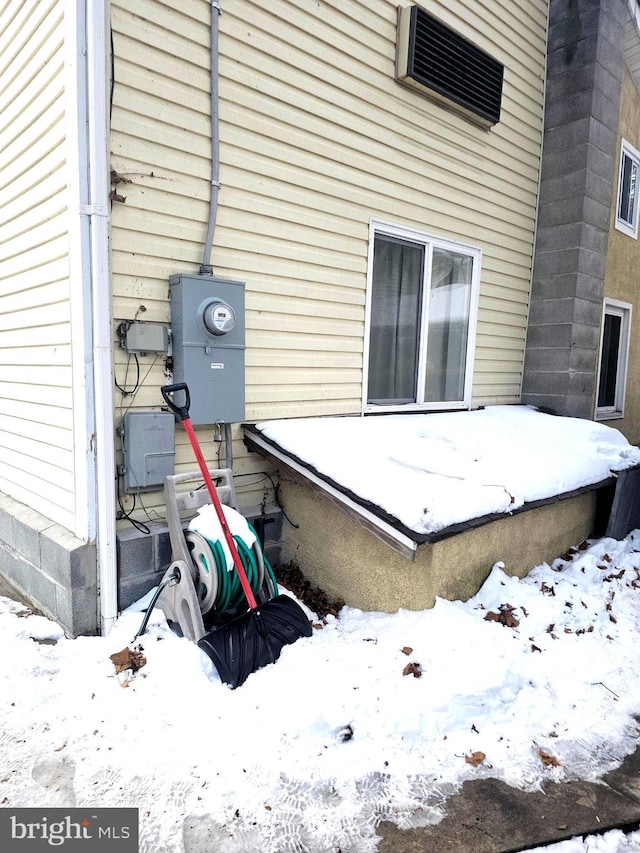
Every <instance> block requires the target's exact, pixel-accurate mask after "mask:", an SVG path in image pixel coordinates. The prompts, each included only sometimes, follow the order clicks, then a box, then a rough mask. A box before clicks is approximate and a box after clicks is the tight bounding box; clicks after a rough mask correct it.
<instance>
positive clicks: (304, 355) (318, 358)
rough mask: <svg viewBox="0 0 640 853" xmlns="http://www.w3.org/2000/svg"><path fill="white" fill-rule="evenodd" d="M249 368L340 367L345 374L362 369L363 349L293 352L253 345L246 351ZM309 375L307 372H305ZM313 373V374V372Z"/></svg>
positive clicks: (255, 374) (267, 369)
mask: <svg viewBox="0 0 640 853" xmlns="http://www.w3.org/2000/svg"><path fill="white" fill-rule="evenodd" d="M246 365H247V369H250V370H255V369H256V368H263V369H264V370H266V371H269V370H271V369H272V368H273V367H289V368H296V369H298V370H299V369H300V368H306V369H307V372H308V371H309V368H339V369H340V370H341V371H345V376H347V375H349V371H353V370H361V368H362V350H355V351H354V352H344V351H342V352H336V351H334V350H330V351H329V350H325V351H324V352H313V351H312V352H304V351H298V352H292V351H291V350H283V349H276V350H274V349H267V348H264V349H261V348H259V347H256V346H252V347H251V348H250V349H248V350H247V352H246ZM253 375H254V376H259V375H260V374H259V373H254V374H253ZM305 375H307V374H305ZM311 375H313V374H311Z"/></svg>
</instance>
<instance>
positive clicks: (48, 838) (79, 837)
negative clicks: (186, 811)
mask: <svg viewBox="0 0 640 853" xmlns="http://www.w3.org/2000/svg"><path fill="white" fill-rule="evenodd" d="M52 849H58V850H63V851H68V853H73V851H75V853H93V851H96V853H138V809H95V808H94V809H92V808H88V809H58V808H55V809H11V808H0V850H2V851H3V853H4V851H7V853H42V851H45V850H46V851H51V850H52Z"/></svg>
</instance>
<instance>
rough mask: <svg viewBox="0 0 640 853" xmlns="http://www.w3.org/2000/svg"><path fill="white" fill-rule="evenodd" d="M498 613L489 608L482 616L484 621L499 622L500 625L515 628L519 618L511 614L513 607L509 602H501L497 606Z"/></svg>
mask: <svg viewBox="0 0 640 853" xmlns="http://www.w3.org/2000/svg"><path fill="white" fill-rule="evenodd" d="M498 610H499V613H494V612H493V611H492V610H490V611H489V612H488V613H487V615H486V616H485V617H484V618H485V621H486V622H500V624H501V625H506V627H507V628H517V627H518V625H519V624H520V620H519V619H516V617H515V616H514V615H513V611H514V610H515V607H513V606H512V605H511V604H501V605H500V607H499V608H498Z"/></svg>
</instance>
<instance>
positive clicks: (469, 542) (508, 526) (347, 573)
mask: <svg viewBox="0 0 640 853" xmlns="http://www.w3.org/2000/svg"><path fill="white" fill-rule="evenodd" d="M280 491H281V497H282V500H283V504H284V506H285V508H286V509H287V512H288V514H290V515H291V517H292V520H293V521H294V522H295V524H297V525H298V527H297V528H294V527H293V526H292V525H288V527H287V532H286V544H285V555H284V556H285V560H286V561H295V562H297V563H298V565H299V566H300V567H301V568H302V569H303V571H304V572H305V574H306V575H307V576H308V577H309V579H310V580H311V581H312V582H313V583H316V584H317V585H319V586H320V587H322V588H323V589H324V590H325V592H327V593H328V594H330V595H334V596H338V595H339V596H342V597H343V598H344V599H345V601H346V602H347V604H349V605H351V606H353V607H359V608H361V609H362V610H381V611H386V612H390V613H393V612H395V611H396V610H398V609H399V608H407V609H410V610H422V609H425V608H429V607H433V605H434V603H435V598H436V596H439V597H442V598H447V599H449V600H456V599H461V600H463V601H464V600H466V599H468V598H470V597H471V596H473V595H474V594H475V593H476V592H477V591H478V589H479V588H480V586H481V585H482V583H483V581H484V580H485V578H486V577H487V575H488V574H489V572H490V571H491V569H492V567H493V566H494V565H495V563H496V562H498V561H500V560H501V561H502V562H504V563H505V571H506V572H507V573H508V574H510V575H516V576H518V577H523V576H524V575H526V574H527V572H528V571H529V570H530V569H531V568H533V567H534V566H536V565H539V564H540V563H543V562H552V561H553V560H554V559H555V558H556V557H558V556H560V555H561V554H562V553H564V552H565V551H566V550H567V548H569V547H571V546H572V545H576V544H578V543H579V542H581V541H582V540H584V539H586V538H587V537H588V536H589V535H590V534H591V532H592V527H593V520H594V517H595V508H596V493H595V492H590V493H587V494H584V495H580V496H578V497H574V498H568V499H566V500H563V501H558V502H556V503H553V504H549V505H547V506H544V507H540V508H538V509H533V510H530V511H528V512H523V513H519V514H518V515H514V516H510V517H505V518H503V519H499V520H498V521H494V522H491V523H490V524H485V525H483V526H482V527H478V528H476V529H475V530H469V531H467V532H465V533H461V534H459V535H457V536H453V537H451V538H449V539H444V540H442V541H441V542H436V543H434V544H425V545H420V546H419V547H418V551H417V555H416V559H415V561H414V562H410V561H409V560H407V559H405V558H404V557H402V556H401V555H400V554H398V553H396V552H395V551H393V550H392V549H391V548H390V547H389V546H388V545H386V544H384V543H383V542H381V541H380V540H378V539H377V538H376V537H375V536H373V535H372V534H371V533H369V532H368V531H367V530H364V529H363V528H362V527H360V526H359V525H358V524H357V522H355V521H353V520H352V519H350V518H348V517H347V516H346V515H345V514H343V513H342V512H341V511H340V510H339V509H337V508H336V507H335V506H333V505H330V504H329V503H328V502H327V501H326V500H324V499H323V498H322V497H321V496H320V495H318V494H317V493H312V492H311V491H310V490H309V489H308V488H306V487H305V486H302V485H300V484H298V483H296V482H293V481H291V480H288V479H287V478H286V477H285V476H283V477H282V478H281V487H280ZM541 531H544V535H543V536H541Z"/></svg>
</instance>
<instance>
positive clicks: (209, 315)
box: [202, 299, 236, 335]
mask: <svg viewBox="0 0 640 853" xmlns="http://www.w3.org/2000/svg"><path fill="white" fill-rule="evenodd" d="M202 319H203V321H204V325H205V328H206V330H207V331H208V332H209V333H210V334H212V335H226V334H227V333H228V332H232V331H233V329H234V328H235V325H236V312H235V311H234V310H233V308H232V307H231V305H229V304H228V303H227V302H223V300H222V299H211V300H209V301H208V302H206V303H205V304H204V306H203V310H202Z"/></svg>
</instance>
